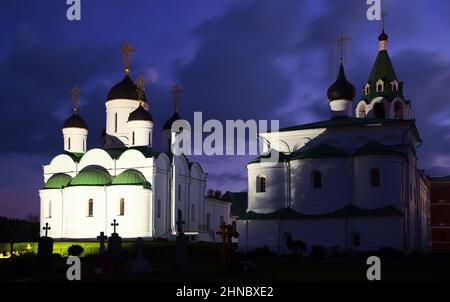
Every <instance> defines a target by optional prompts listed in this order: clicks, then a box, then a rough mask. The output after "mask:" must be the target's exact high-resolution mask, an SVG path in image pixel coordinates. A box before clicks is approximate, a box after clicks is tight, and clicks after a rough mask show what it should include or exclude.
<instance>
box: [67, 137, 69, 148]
mask: <svg viewBox="0 0 450 302" xmlns="http://www.w3.org/2000/svg"><path fill="white" fill-rule="evenodd" d="M67 145H68V148H69V150H70V137H69V138H68V140H67Z"/></svg>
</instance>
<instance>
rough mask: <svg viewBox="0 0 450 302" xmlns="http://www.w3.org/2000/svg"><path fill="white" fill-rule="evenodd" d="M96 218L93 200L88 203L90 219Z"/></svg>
mask: <svg viewBox="0 0 450 302" xmlns="http://www.w3.org/2000/svg"><path fill="white" fill-rule="evenodd" d="M93 216H94V200H93V199H92V198H91V199H89V201H88V217H93Z"/></svg>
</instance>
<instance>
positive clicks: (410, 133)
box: [238, 29, 429, 253]
mask: <svg viewBox="0 0 450 302" xmlns="http://www.w3.org/2000/svg"><path fill="white" fill-rule="evenodd" d="M378 40H379V51H378V55H377V57H376V60H375V63H374V65H373V67H372V71H371V72H370V75H369V77H368V80H367V83H366V84H365V85H364V87H363V91H362V92H363V93H362V98H361V100H360V101H359V102H358V103H357V104H355V105H354V98H355V88H354V86H353V85H352V84H351V83H350V82H349V81H348V80H347V78H346V76H345V72H344V60H343V58H342V55H341V60H340V66H339V73H338V76H337V79H336V81H335V82H334V83H333V84H332V85H331V86H330V87H329V88H328V91H327V96H328V101H329V106H330V111H331V118H330V119H328V120H323V121H319V122H314V123H309V124H304V125H298V126H292V127H287V128H282V129H280V130H279V131H278V132H277V133H276V134H277V135H272V134H273V133H270V132H267V133H260V134H259V136H260V138H261V139H262V140H263V141H264V142H265V145H266V146H265V148H266V151H271V154H274V153H273V152H275V154H276V153H278V152H279V156H278V159H279V160H278V163H275V165H273V166H268V165H263V164H261V162H262V161H263V158H268V157H269V155H270V154H269V152H267V153H266V154H263V155H262V156H260V157H258V158H256V159H255V160H254V161H251V162H250V163H248V164H247V174H248V207H247V212H246V213H245V214H244V215H242V216H241V217H239V220H238V232H239V234H240V237H239V249H240V250H241V251H244V252H245V251H250V250H252V249H255V248H258V247H263V246H267V247H268V248H270V249H271V250H272V251H275V252H277V253H287V252H289V251H290V250H292V249H293V248H295V246H296V245H295V243H296V241H297V242H298V241H303V242H304V243H306V246H307V248H311V247H312V246H314V245H317V246H323V247H326V248H331V247H336V248H339V249H341V250H355V251H358V250H377V249H379V248H382V247H391V248H395V249H399V250H403V251H410V250H414V249H427V246H428V245H427V241H428V231H427V226H428V208H429V207H428V203H429V197H428V196H429V194H428V191H429V183H428V180H427V178H426V177H425V175H424V173H423V171H421V170H419V169H418V167H417V155H416V148H417V147H419V146H420V144H421V143H422V140H421V138H420V135H419V131H418V129H417V128H416V124H415V120H414V119H413V114H412V110H411V105H412V104H411V102H410V101H409V100H406V99H405V97H404V94H403V83H402V82H401V81H399V79H398V78H397V75H396V73H395V70H394V67H393V65H392V62H391V60H390V58H389V54H388V51H387V44H388V35H387V34H386V33H385V31H384V29H383V31H382V33H381V35H380V36H379V38H378ZM354 109H355V111H354V114H353V110H354Z"/></svg>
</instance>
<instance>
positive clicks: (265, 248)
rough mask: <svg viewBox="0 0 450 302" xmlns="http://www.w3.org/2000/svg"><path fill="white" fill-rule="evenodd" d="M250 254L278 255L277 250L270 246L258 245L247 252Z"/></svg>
mask: <svg viewBox="0 0 450 302" xmlns="http://www.w3.org/2000/svg"><path fill="white" fill-rule="evenodd" d="M247 255H248V256H273V255H276V253H275V252H272V251H271V250H270V249H269V247H268V246H266V245H265V246H263V247H258V248H256V249H254V250H251V251H250V252H248V253H247Z"/></svg>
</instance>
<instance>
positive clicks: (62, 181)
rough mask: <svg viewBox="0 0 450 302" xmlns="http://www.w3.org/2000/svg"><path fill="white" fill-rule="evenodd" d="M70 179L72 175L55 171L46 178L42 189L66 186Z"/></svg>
mask: <svg viewBox="0 0 450 302" xmlns="http://www.w3.org/2000/svg"><path fill="white" fill-rule="evenodd" d="M71 180H72V177H70V176H69V175H67V174H65V173H56V174H53V175H52V176H51V177H50V178H49V179H48V180H47V182H46V183H45V185H44V189H60V188H62V187H65V186H67V185H68V184H69V182H70V181H71Z"/></svg>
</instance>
